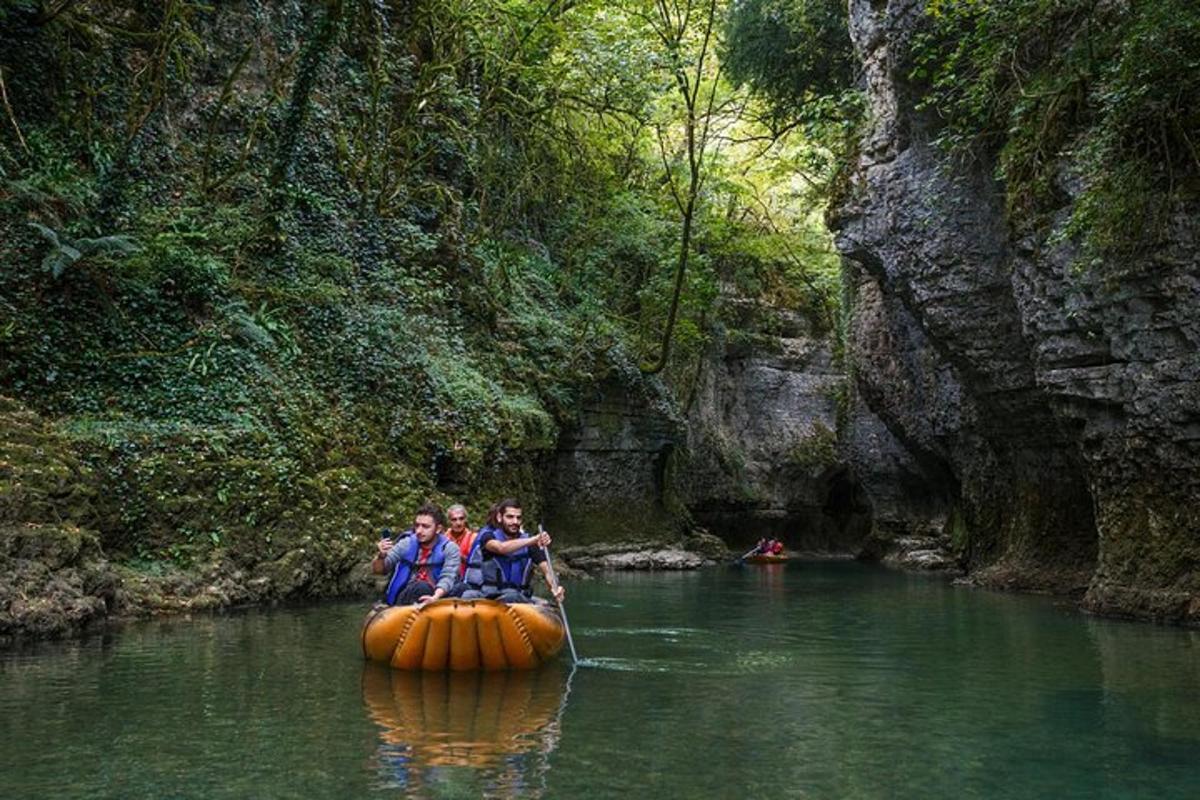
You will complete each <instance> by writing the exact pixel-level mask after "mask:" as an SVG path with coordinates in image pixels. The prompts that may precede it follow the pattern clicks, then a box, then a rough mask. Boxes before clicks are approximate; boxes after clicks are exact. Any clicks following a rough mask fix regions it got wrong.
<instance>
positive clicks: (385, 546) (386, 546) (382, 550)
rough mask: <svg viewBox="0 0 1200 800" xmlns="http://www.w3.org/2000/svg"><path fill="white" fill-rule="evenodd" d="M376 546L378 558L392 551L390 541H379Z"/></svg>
mask: <svg viewBox="0 0 1200 800" xmlns="http://www.w3.org/2000/svg"><path fill="white" fill-rule="evenodd" d="M376 546H377V547H378V549H379V557H380V558H383V557H385V556H386V555H387V554H388V552H389V551H390V550H391V549H392V540H391V539H380V540H379V544H378V545H376Z"/></svg>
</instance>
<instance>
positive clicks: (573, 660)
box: [538, 522, 579, 664]
mask: <svg viewBox="0 0 1200 800" xmlns="http://www.w3.org/2000/svg"><path fill="white" fill-rule="evenodd" d="M545 532H546V531H545V530H544V529H543V528H542V524H541V523H540V522H539V523H538V533H539V534H540V533H545ZM542 552H543V553H545V554H546V569H547V570H548V571H549V573H550V580H551V581H552V582H553V583H554V585H553V586H551V587H550V589H551V594H554V591H553V590H554V589H557V588H558V576H557V575H555V574H554V563H553V562H552V561H551V560H550V548H549V547H543V548H542ZM554 602H556V603H558V613H560V614H562V618H563V630H564V631H566V632H567V644H568V645H570V646H571V663H572V664H578V663H579V655H578V654H577V653H576V652H575V640H574V639H572V638H571V623H570V622H568V621H567V610H566V609H565V608H563V604H562V600H559V599H558V596H557V595H555V597H554Z"/></svg>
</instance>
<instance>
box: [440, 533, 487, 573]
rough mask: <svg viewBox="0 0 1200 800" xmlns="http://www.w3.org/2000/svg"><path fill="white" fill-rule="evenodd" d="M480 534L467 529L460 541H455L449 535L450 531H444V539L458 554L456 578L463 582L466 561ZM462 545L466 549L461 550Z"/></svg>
mask: <svg viewBox="0 0 1200 800" xmlns="http://www.w3.org/2000/svg"><path fill="white" fill-rule="evenodd" d="M480 533H482V531H473V530H471V529H470V528H467V530H466V532H465V533H464V534H463V535H462V539H460V540H458V541H455V539H454V537H453V536H451V535H450V531H446V539H447V540H449V542H450V544H452V545H454V546H455V547H457V548H458V554H459V556H460V557H459V559H458V577H459V578H460V579H463V580H465V576H466V574H467V559H468V558H470V556H471V551H472V550H474V549H475V543H476V542H478V541H479V534H480ZM463 545H466V549H464V548H463Z"/></svg>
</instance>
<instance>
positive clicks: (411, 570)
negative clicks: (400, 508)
mask: <svg viewBox="0 0 1200 800" xmlns="http://www.w3.org/2000/svg"><path fill="white" fill-rule="evenodd" d="M406 535H407V536H408V539H409V541H408V547H407V548H406V549H405V552H404V555H402V556H400V560H399V561H398V562H397V563H396V569H395V571H394V572H392V579H391V580H390V581H388V587H387V595H386V596H385V599H386V600H387V604H388V605H389V606H390V605H392V604H394V603H395V602H396V597H397V595H399V594H400V590H401V589H403V588H404V587H405V586H406V585H407V584H408V581H409V579H410V578H411V577H412V576H413V575H415V574H416V573H417V572H419V571H420V568H421V567H428V569H429V574H430V575H432V576H433V582H434V583H435V584H436V583H437V581H438V578H440V577H441V576H442V565H443V564H445V563H446V545H447V544H448V543H449V542H448V540H447V539H446V537H445V536H442V535H441V534H440V533H439V534H438V535H437V538H436V539H434V540H433V545H432V547H430V549H429V560H428V561H421V562H418V561H417V555H418V553H420V552H421V543H420V542H419V541H417V535H416V534H415V533H413V532H412V531H409V532H408V533H407V534H406ZM449 544H450V546H451V547H457V545H455V544H452V543H449Z"/></svg>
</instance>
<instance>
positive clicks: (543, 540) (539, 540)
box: [529, 531, 551, 547]
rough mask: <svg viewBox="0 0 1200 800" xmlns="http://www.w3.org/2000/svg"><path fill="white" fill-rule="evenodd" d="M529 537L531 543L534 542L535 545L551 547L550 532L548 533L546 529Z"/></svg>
mask: <svg viewBox="0 0 1200 800" xmlns="http://www.w3.org/2000/svg"><path fill="white" fill-rule="evenodd" d="M529 539H530V544H532V545H533V546H534V547H549V546H550V541H551V539H550V534H548V533H546V532H545V531H542V532H541V533H539V534H537V535H536V536H530V537H529Z"/></svg>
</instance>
